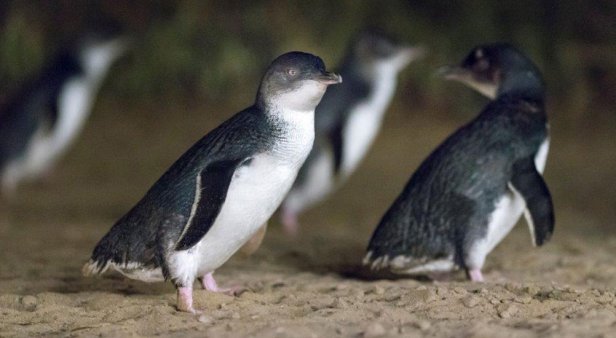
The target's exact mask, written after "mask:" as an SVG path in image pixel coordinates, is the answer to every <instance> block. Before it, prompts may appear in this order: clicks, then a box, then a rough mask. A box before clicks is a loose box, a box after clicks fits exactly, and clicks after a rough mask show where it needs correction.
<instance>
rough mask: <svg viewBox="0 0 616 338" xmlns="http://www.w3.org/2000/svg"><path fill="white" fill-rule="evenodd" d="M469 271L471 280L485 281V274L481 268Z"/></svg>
mask: <svg viewBox="0 0 616 338" xmlns="http://www.w3.org/2000/svg"><path fill="white" fill-rule="evenodd" d="M467 273H468V277H469V278H470V279H471V281H473V282H477V283H483V274H482V273H481V269H470V270H468V271H467Z"/></svg>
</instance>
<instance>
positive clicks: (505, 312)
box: [496, 304, 518, 319]
mask: <svg viewBox="0 0 616 338" xmlns="http://www.w3.org/2000/svg"><path fill="white" fill-rule="evenodd" d="M496 311H497V312H498V316H499V317H501V318H503V319H507V318H511V317H513V316H514V315H515V314H516V313H518V308H517V306H515V305H513V304H503V305H501V306H499V307H498V308H497V310H496Z"/></svg>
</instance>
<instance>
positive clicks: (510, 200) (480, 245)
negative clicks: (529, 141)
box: [466, 138, 550, 267]
mask: <svg viewBox="0 0 616 338" xmlns="http://www.w3.org/2000/svg"><path fill="white" fill-rule="evenodd" d="M549 147H550V139H549V138H547V139H546V140H545V141H544V142H543V144H541V146H540V147H539V150H538V151H537V155H536V156H535V166H536V167H537V171H539V172H540V173H543V170H544V168H545V163H546V159H547V154H548V150H549ZM525 209H526V202H525V201H524V198H522V196H520V195H519V194H518V193H517V192H515V191H514V190H512V189H508V191H507V193H506V194H505V195H504V196H503V197H502V198H501V199H500V200H499V201H497V203H496V207H495V209H494V212H493V213H492V215H490V220H489V223H488V230H487V234H486V237H485V238H484V239H483V240H480V241H477V243H475V244H474V247H473V249H471V250H470V253H469V257H466V261H467V264H468V265H472V266H473V267H481V266H482V265H483V263H484V261H485V257H486V256H487V255H488V254H489V253H490V252H491V251H492V250H493V249H494V248H495V247H496V246H497V245H498V244H499V243H500V242H501V241H502V240H503V239H504V238H505V236H507V234H509V232H511V230H512V229H513V227H514V226H515V225H516V223H517V222H518V220H519V219H520V217H521V216H522V213H523V212H524V210H525ZM530 226H532V225H530V224H529V227H530ZM530 230H531V233H533V231H534V229H532V228H531V229H530Z"/></svg>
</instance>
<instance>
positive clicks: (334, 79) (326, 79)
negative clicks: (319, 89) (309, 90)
mask: <svg viewBox="0 0 616 338" xmlns="http://www.w3.org/2000/svg"><path fill="white" fill-rule="evenodd" d="M315 80H317V81H319V82H320V83H322V84H324V85H332V84H337V83H341V82H342V76H340V75H338V74H335V73H330V72H322V73H321V74H319V75H317V77H316V79H315Z"/></svg>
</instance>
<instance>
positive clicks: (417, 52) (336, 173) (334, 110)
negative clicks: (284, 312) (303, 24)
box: [280, 29, 425, 235]
mask: <svg viewBox="0 0 616 338" xmlns="http://www.w3.org/2000/svg"><path fill="white" fill-rule="evenodd" d="M424 53H425V52H424V48H423V47H410V46H407V45H405V44H402V43H400V42H397V41H395V40H394V39H392V38H391V37H390V36H388V35H386V34H385V33H383V32H380V31H378V30H375V29H369V30H365V31H363V32H361V33H360V34H358V35H357V36H356V37H355V38H354V39H353V40H352V41H351V43H350V45H349V47H348V50H347V52H346V55H345V57H344V58H343V61H342V63H341V65H340V67H339V73H340V74H341V75H342V77H343V78H344V83H343V84H341V85H339V86H336V87H334V88H332V89H331V90H328V91H327V93H326V94H325V96H324V97H323V100H322V101H321V103H320V104H319V106H317V110H316V113H315V114H316V115H315V119H316V122H315V123H316V138H315V144H314V147H313V149H312V152H311V153H310V155H309V156H308V159H307V160H306V163H304V166H303V167H302V169H301V170H300V173H299V175H298V178H297V180H296V181H295V183H294V184H293V187H292V188H291V191H290V192H289V194H288V195H287V197H286V198H285V200H284V202H283V204H282V207H281V212H280V215H281V222H282V224H283V226H284V229H285V230H286V232H287V233H288V234H290V235H296V234H297V233H298V230H299V223H298V215H299V214H300V213H301V212H303V211H304V210H306V209H308V208H310V207H311V206H313V205H314V204H316V203H318V202H320V201H322V200H323V199H325V198H326V197H327V196H328V195H329V194H330V193H332V192H333V191H334V190H335V189H336V188H337V187H339V186H340V185H341V184H342V183H343V182H344V181H345V180H346V179H347V178H348V177H349V175H350V174H351V173H353V172H354V171H355V169H356V168H357V166H358V165H359V163H360V161H361V160H362V159H363V158H364V157H365V155H366V153H367V151H368V149H369V148H370V146H371V145H372V143H373V141H374V139H375V138H376V136H377V134H378V132H379V129H380V127H381V122H382V120H383V116H384V113H385V111H386V110H387V107H388V106H389V104H390V102H391V99H392V97H393V94H394V92H395V90H396V84H397V75H398V73H399V72H400V71H401V70H403V69H404V68H405V67H406V66H407V65H408V64H409V63H410V62H411V61H413V60H416V59H418V58H420V57H422V56H423V55H424Z"/></svg>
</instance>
